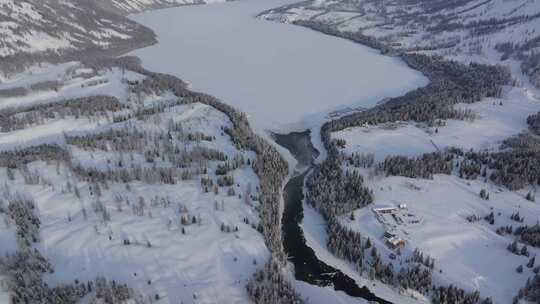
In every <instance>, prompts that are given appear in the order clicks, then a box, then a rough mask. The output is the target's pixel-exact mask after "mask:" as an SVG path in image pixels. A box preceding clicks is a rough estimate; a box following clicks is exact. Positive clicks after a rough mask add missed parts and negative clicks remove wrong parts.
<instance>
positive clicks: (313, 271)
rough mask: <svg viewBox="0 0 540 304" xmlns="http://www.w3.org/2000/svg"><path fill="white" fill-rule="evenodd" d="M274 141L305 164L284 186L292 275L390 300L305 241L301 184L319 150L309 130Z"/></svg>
mask: <svg viewBox="0 0 540 304" xmlns="http://www.w3.org/2000/svg"><path fill="white" fill-rule="evenodd" d="M274 139H275V141H276V143H277V144H279V145H280V146H282V147H284V148H286V149H287V150H289V152H291V154H292V155H293V156H294V157H295V158H296V159H297V160H298V163H299V165H300V167H303V168H307V169H304V171H303V172H297V173H296V175H295V176H294V177H292V178H291V179H290V180H289V182H288V183H287V185H285V189H284V193H283V196H284V201H285V210H284V213H283V219H282V223H281V224H282V230H283V246H284V248H285V252H286V253H287V254H288V255H289V257H290V261H291V262H292V263H293V265H294V270H295V273H294V274H295V278H296V279H297V280H300V281H304V282H307V283H309V284H312V285H317V286H333V287H334V289H335V290H340V291H343V292H345V293H346V294H348V295H349V296H352V297H357V298H362V299H365V300H368V301H374V302H378V303H385V304H387V303H388V304H391V303H390V302H388V301H386V300H383V299H381V298H379V297H377V296H376V295H375V294H373V293H372V292H371V291H370V290H369V289H368V288H367V287H366V286H363V287H359V286H358V285H357V284H356V282H355V281H354V280H353V279H352V278H350V277H349V276H347V275H346V274H344V273H343V272H341V271H340V270H338V269H336V268H334V267H332V266H330V265H328V264H326V263H324V262H322V261H320V260H319V259H318V258H317V256H316V255H315V252H314V251H313V249H311V247H309V246H308V245H307V244H306V239H305V238H304V233H303V231H302V228H301V227H300V223H301V222H302V219H303V217H304V210H303V207H302V200H303V199H304V195H303V191H302V189H303V185H304V179H305V177H306V175H307V174H308V173H309V172H310V170H311V168H312V166H313V161H314V160H315V158H316V157H317V156H318V154H319V152H318V151H317V150H316V149H315V148H314V147H313V145H312V144H311V139H310V132H309V131H305V132H293V133H289V134H286V135H278V134H274Z"/></svg>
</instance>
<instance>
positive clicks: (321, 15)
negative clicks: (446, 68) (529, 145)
mask: <svg viewBox="0 0 540 304" xmlns="http://www.w3.org/2000/svg"><path fill="white" fill-rule="evenodd" d="M262 17H263V18H266V19H271V20H278V21H281V22H293V23H298V24H301V25H306V26H310V27H315V28H316V27H317V25H321V24H322V25H324V26H327V27H330V28H333V29H336V30H339V31H342V32H349V33H354V34H355V35H357V36H358V37H359V39H362V38H361V36H365V37H372V38H375V39H376V41H377V42H379V43H382V44H384V45H386V46H388V47H391V48H394V49H398V50H406V51H426V52H435V53H438V54H441V55H444V56H446V57H452V58H457V59H461V60H464V61H468V60H475V61H481V62H492V63H496V62H499V61H500V60H501V59H505V58H509V57H511V58H516V59H518V60H520V61H521V62H522V63H523V65H522V68H523V70H524V71H525V72H527V73H528V74H529V75H530V76H531V78H532V79H533V80H534V82H536V83H537V84H539V85H540V57H539V56H540V55H538V54H539V52H540V33H539V32H538V29H540V2H538V1H534V0H514V1H506V0H488V1H484V0H465V1H447V0H437V1H423V0H413V1H403V0H389V1H376V0H353V1H349V0H344V1H324V0H323V1H318V0H317V1H305V2H300V3H298V4H292V5H289V6H285V7H282V8H277V9H273V10H269V11H267V12H264V13H263V14H262ZM368 44H369V43H368Z"/></svg>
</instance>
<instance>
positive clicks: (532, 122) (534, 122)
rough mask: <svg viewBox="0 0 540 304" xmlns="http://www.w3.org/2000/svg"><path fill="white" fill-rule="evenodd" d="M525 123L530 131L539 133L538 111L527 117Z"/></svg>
mask: <svg viewBox="0 0 540 304" xmlns="http://www.w3.org/2000/svg"><path fill="white" fill-rule="evenodd" d="M527 124H529V128H530V129H531V131H533V132H534V133H536V134H537V135H540V112H538V113H536V114H533V115H531V116H529V117H527Z"/></svg>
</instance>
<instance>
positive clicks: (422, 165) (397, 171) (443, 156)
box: [378, 152, 454, 179]
mask: <svg viewBox="0 0 540 304" xmlns="http://www.w3.org/2000/svg"><path fill="white" fill-rule="evenodd" d="M453 159H454V156H453V155H452V154H450V153H446V152H433V153H426V154H423V155H421V156H419V157H415V158H408V157H406V156H388V157H386V158H385V160H384V161H383V162H381V163H380V164H379V165H378V169H379V170H381V171H382V172H384V173H385V174H386V175H399V176H406V177H411V178H429V179H431V178H432V177H433V174H451V173H452V168H453V163H452V161H453Z"/></svg>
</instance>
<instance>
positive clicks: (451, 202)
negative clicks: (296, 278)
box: [343, 175, 540, 303]
mask: <svg viewBox="0 0 540 304" xmlns="http://www.w3.org/2000/svg"><path fill="white" fill-rule="evenodd" d="M368 186H369V187H370V188H371V189H373V190H374V192H375V205H373V206H370V207H368V208H364V209H361V210H358V211H355V216H356V219H355V220H354V221H352V222H351V221H350V219H349V218H347V217H346V216H345V217H343V222H344V223H346V224H347V225H348V226H349V227H351V228H352V229H354V230H357V231H359V232H361V233H362V234H363V235H364V236H369V237H371V239H372V240H374V241H375V243H376V244H378V245H379V246H378V247H379V248H381V249H383V248H386V245H385V244H384V240H383V238H382V236H383V233H384V231H385V228H384V227H383V225H382V224H381V223H380V222H379V221H378V220H377V219H376V217H375V216H374V213H373V212H372V210H371V208H372V207H373V208H375V207H381V206H388V205H393V206H397V205H398V204H401V203H405V204H407V206H408V210H407V212H409V213H412V214H414V215H416V216H417V217H418V218H420V219H421V221H420V223H419V224H411V225H402V226H398V228H397V229H398V230H399V231H398V233H399V234H400V235H401V236H402V237H404V239H405V240H406V241H407V245H406V250H407V251H411V250H413V249H414V248H419V249H420V250H421V251H423V252H424V253H426V254H429V255H431V256H432V257H433V258H435V271H434V281H435V282H437V283H439V284H441V285H448V284H454V285H455V286H459V287H461V288H464V289H466V290H474V289H477V290H479V291H480V293H481V294H482V296H485V297H486V296H490V297H492V298H493V300H494V301H495V303H511V302H512V298H513V297H514V296H516V294H517V291H518V289H519V288H521V287H523V286H524V285H525V282H526V281H527V279H528V278H530V277H531V276H533V275H534V274H533V273H532V271H531V269H529V268H526V267H525V264H526V263H527V262H528V258H526V257H523V256H517V255H514V254H512V253H510V252H509V251H508V250H507V249H506V247H507V246H508V244H509V243H511V242H512V240H513V238H511V237H507V236H500V235H498V234H496V233H495V229H496V228H498V227H500V226H506V225H514V226H515V225H518V224H517V223H516V222H514V221H512V220H511V219H510V216H511V215H512V214H513V213H515V212H519V213H520V214H521V215H523V216H524V217H525V222H524V224H525V225H534V224H536V222H537V221H538V219H539V218H540V206H539V205H538V203H533V202H530V201H527V200H525V198H524V194H523V193H515V192H511V191H508V190H504V189H501V190H502V191H501V190H499V187H495V186H492V185H489V184H486V183H484V182H483V181H466V180H463V179H459V178H458V177H456V176H447V175H437V176H435V178H434V179H433V180H422V179H410V178H404V177H388V178H376V179H373V180H370V181H368ZM482 188H486V189H487V190H488V191H489V192H490V194H491V195H490V199H489V200H488V201H486V200H482V199H481V198H480V197H479V195H478V193H479V192H480V190H481V189H482ZM499 191H500V192H499ZM492 211H493V212H494V214H495V224H494V225H490V224H489V223H488V222H487V221H484V220H481V221H480V222H474V223H469V222H468V221H467V220H466V217H467V216H469V215H472V214H476V215H478V216H480V217H483V216H486V215H488V214H489V213H490V212H492ZM519 225H523V224H519ZM529 251H530V252H531V256H534V255H538V254H540V250H539V249H537V248H536V249H535V248H533V247H529ZM390 252H391V251H389V250H385V253H386V255H388V254H389V253H390ZM519 265H523V267H524V269H525V270H524V272H523V273H521V274H519V273H517V272H516V268H517V267H518V266H519ZM439 270H441V271H442V272H439Z"/></svg>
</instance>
